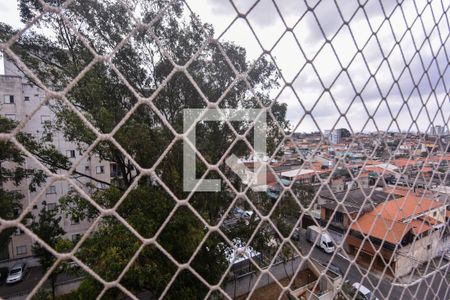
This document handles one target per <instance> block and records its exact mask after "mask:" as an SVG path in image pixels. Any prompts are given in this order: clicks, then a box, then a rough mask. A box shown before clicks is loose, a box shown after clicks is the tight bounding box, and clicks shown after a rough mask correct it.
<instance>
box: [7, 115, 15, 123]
mask: <svg viewBox="0 0 450 300" xmlns="http://www.w3.org/2000/svg"><path fill="white" fill-rule="evenodd" d="M5 117H7V118H8V119H10V120H13V121H15V120H16V115H14V114H6V115H5Z"/></svg>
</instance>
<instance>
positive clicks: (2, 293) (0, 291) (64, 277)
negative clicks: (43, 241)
mask: <svg viewBox="0 0 450 300" xmlns="http://www.w3.org/2000/svg"><path fill="white" fill-rule="evenodd" d="M43 275H44V274H43V272H42V268H41V267H32V268H29V269H28V271H27V274H26V275H25V278H24V280H23V281H22V282H18V283H15V284H5V282H4V281H3V282H2V283H1V284H0V298H3V299H8V298H12V297H16V296H22V295H27V294H29V293H30V292H31V290H32V289H33V288H34V287H35V286H36V285H37V284H38V282H39V280H40V279H41V278H42V276H43ZM71 279H74V276H72V275H68V274H60V275H59V276H58V279H57V283H61V282H65V281H68V280H71ZM46 286H49V285H48V283H47V284H46Z"/></svg>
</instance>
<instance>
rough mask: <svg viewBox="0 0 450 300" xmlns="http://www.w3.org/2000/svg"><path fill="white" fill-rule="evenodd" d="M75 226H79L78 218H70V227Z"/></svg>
mask: <svg viewBox="0 0 450 300" xmlns="http://www.w3.org/2000/svg"><path fill="white" fill-rule="evenodd" d="M77 224H80V218H78V217H74V216H72V217H71V218H70V225H77Z"/></svg>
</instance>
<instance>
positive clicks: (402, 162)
mask: <svg viewBox="0 0 450 300" xmlns="http://www.w3.org/2000/svg"><path fill="white" fill-rule="evenodd" d="M419 162H420V161H419V160H415V159H408V158H399V159H394V160H392V161H391V164H393V165H396V166H397V167H399V168H403V167H406V166H414V165H416V164H418V163H419Z"/></svg>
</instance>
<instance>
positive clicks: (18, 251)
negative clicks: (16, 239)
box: [16, 245, 27, 255]
mask: <svg viewBox="0 0 450 300" xmlns="http://www.w3.org/2000/svg"><path fill="white" fill-rule="evenodd" d="M16 254H17V255H25V254H27V246H26V245H25V246H17V247H16Z"/></svg>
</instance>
